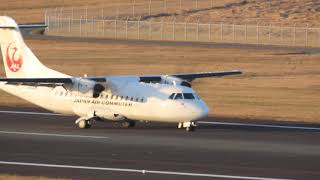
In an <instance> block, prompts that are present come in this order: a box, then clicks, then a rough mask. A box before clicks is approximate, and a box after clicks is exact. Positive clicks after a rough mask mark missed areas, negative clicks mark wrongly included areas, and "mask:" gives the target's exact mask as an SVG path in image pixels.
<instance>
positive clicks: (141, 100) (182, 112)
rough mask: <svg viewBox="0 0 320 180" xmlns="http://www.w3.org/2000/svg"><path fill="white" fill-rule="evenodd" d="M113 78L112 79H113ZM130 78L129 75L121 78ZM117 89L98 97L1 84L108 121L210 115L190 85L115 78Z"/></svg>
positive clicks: (54, 107) (46, 104) (50, 105)
mask: <svg viewBox="0 0 320 180" xmlns="http://www.w3.org/2000/svg"><path fill="white" fill-rule="evenodd" d="M111 79H112V78H111ZM121 79H126V78H121ZM114 84H116V90H114V92H112V90H107V91H103V92H102V93H101V95H100V96H99V97H98V98H92V97H90V96H89V95H86V94H82V93H79V92H76V91H69V90H66V89H65V88H64V87H62V86H57V87H46V86H26V85H10V84H4V83H3V84H1V85H0V87H1V89H2V90H4V91H6V92H8V93H10V94H13V95H15V96H18V97H20V98H22V99H25V100H27V101H29V102H31V103H33V104H35V105H38V106H40V107H42V108H45V109H47V110H50V111H53V112H57V113H63V114H70V115H77V116H80V117H91V116H93V113H95V115H97V116H99V117H102V119H105V120H114V121H116V120H123V119H121V118H118V119H117V118H115V116H116V115H117V116H119V117H123V118H125V119H130V120H141V121H158V122H175V123H176V122H178V123H179V122H190V121H197V120H199V119H201V118H203V117H206V116H207V115H208V107H207V105H206V104H205V103H204V102H203V101H202V100H201V99H200V98H198V96H197V95H196V93H195V92H194V90H193V89H192V88H189V87H184V86H175V85H168V84H153V83H143V82H135V81H119V80H118V79H117V81H115V83H114ZM113 89H114V88H113ZM172 93H181V94H183V93H189V94H190V93H192V94H193V95H194V97H195V98H194V99H169V96H170V95H171V94H172Z"/></svg>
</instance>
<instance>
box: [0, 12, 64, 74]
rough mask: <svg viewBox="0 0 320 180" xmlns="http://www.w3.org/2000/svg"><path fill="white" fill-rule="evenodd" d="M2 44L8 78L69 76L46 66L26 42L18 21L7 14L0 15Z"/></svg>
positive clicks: (0, 38) (0, 41) (0, 42)
mask: <svg viewBox="0 0 320 180" xmlns="http://www.w3.org/2000/svg"><path fill="white" fill-rule="evenodd" d="M0 44H1V52H2V58H3V65H4V67H5V71H6V76H7V77H8V78H55V77H61V78H62V77H68V76H67V75H64V74H62V73H60V72H57V71H54V70H52V69H49V68H47V67H46V66H44V65H43V64H42V63H41V62H40V61H39V60H38V58H37V57H36V56H35V55H34V54H33V53H32V51H31V50H30V49H29V48H28V47H27V46H26V44H25V43H24V41H23V38H22V35H21V33H20V30H19V27H18V25H17V23H16V22H15V21H14V20H13V19H12V18H10V17H7V16H0Z"/></svg>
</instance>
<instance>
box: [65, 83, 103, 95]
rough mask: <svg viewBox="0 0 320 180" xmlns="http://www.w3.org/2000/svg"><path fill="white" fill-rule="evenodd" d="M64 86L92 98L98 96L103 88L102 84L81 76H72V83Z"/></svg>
mask: <svg viewBox="0 0 320 180" xmlns="http://www.w3.org/2000/svg"><path fill="white" fill-rule="evenodd" d="M65 88H66V89H68V90H70V91H77V92H79V93H81V94H82V95H87V96H89V97H93V98H97V97H99V96H100V93H101V92H102V91H104V90H105V87H104V86H103V85H102V84H99V83H97V82H95V81H92V80H89V79H83V78H74V79H73V80H72V84H68V85H65Z"/></svg>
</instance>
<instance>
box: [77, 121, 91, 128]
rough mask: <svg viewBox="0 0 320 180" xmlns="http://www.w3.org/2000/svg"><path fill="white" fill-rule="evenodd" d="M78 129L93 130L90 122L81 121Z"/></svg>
mask: <svg viewBox="0 0 320 180" xmlns="http://www.w3.org/2000/svg"><path fill="white" fill-rule="evenodd" d="M78 127H79V128H80V129H88V128H91V123H90V121H88V120H81V121H79V123H78Z"/></svg>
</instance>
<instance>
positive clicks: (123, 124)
mask: <svg viewBox="0 0 320 180" xmlns="http://www.w3.org/2000/svg"><path fill="white" fill-rule="evenodd" d="M135 125H136V122H135V121H124V122H121V127H123V128H130V127H134V126H135Z"/></svg>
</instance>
